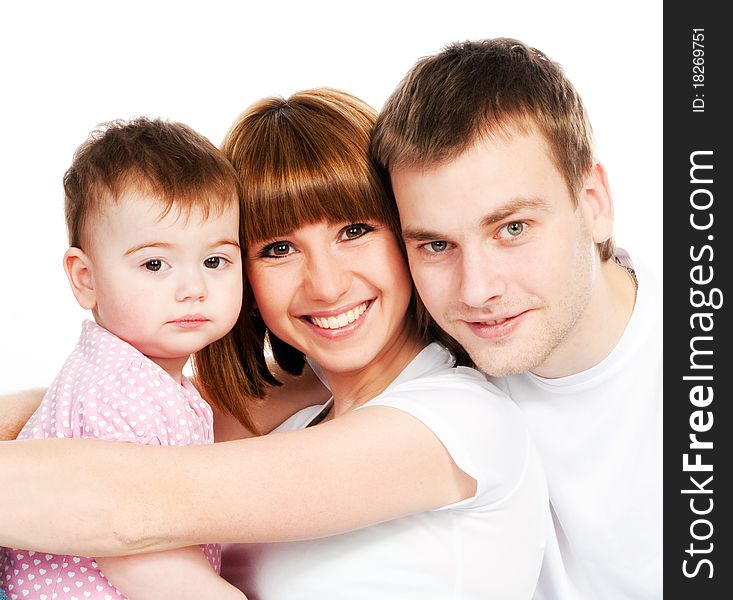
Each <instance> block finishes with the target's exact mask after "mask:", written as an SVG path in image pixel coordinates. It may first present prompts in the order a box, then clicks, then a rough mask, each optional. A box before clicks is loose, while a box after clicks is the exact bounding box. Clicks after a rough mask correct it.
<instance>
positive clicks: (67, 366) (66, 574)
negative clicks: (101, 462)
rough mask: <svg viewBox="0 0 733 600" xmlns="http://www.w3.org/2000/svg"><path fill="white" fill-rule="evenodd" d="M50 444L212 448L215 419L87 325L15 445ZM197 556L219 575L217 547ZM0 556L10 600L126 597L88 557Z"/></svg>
mask: <svg viewBox="0 0 733 600" xmlns="http://www.w3.org/2000/svg"><path fill="white" fill-rule="evenodd" d="M51 437H67V438H93V439H105V440H117V441H120V442H132V443H135V444H155V445H161V446H186V445H191V444H211V443H213V441H214V432H213V414H212V411H211V407H210V406H209V405H208V404H207V403H206V402H205V401H204V400H203V399H202V398H201V396H200V395H199V394H198V392H197V391H196V389H195V388H194V387H193V385H192V384H191V383H190V382H189V381H188V380H187V379H186V378H185V377H184V378H183V383H182V385H179V384H178V383H176V382H175V381H174V380H173V378H171V376H170V375H169V374H168V373H166V372H165V371H164V370H163V369H162V368H161V367H160V366H158V365H157V364H155V363H154V362H153V361H151V360H150V359H148V358H147V357H145V356H144V355H143V354H141V353H140V352H139V351H138V350H136V349H135V348H133V347H132V346H130V345H129V344H128V343H126V342H124V341H122V340H121V339H120V338H118V337H117V336H115V335H113V334H112V333H110V332H109V331H107V330H106V329H104V328H102V327H100V326H99V325H97V324H96V323H94V322H92V321H85V322H84V324H83V326H82V333H81V337H80V338H79V342H78V344H77V346H76V348H75V349H74V351H73V352H72V353H71V355H70V356H69V358H68V359H67V360H66V363H64V366H63V368H62V369H61V372H60V373H59V374H58V376H57V377H56V379H55V380H54V382H53V384H52V385H51V387H50V388H49V390H48V393H47V394H46V396H45V397H44V398H43V401H42V402H41V405H40V406H39V407H38V409H37V410H36V412H35V413H34V414H33V416H32V417H31V418H30V419H29V421H28V423H26V426H25V427H24V428H23V430H22V431H21V432H20V435H19V436H18V439H37V438H51ZM39 518H43V517H42V515H39ZM202 550H203V551H204V552H205V554H206V556H207V558H208V559H209V562H210V563H211V565H212V567H213V568H214V569H215V570H216V572H217V573H218V572H219V570H220V567H221V549H220V547H219V546H218V545H216V544H209V545H206V546H202ZM3 552H4V556H3V557H2V559H4V560H0V565H2V575H1V578H0V582H1V583H2V585H0V588H3V589H5V591H6V593H7V594H8V596H9V597H10V599H11V600H53V599H67V600H74V599H76V600H87V599H92V600H119V599H120V598H124V596H123V595H122V594H121V593H120V592H119V591H118V590H117V589H116V588H115V587H114V586H113V585H112V584H111V583H110V582H109V581H108V580H107V578H106V577H105V576H104V574H103V573H102V572H101V571H100V569H99V566H98V565H97V563H96V561H95V560H94V559H93V558H90V557H81V556H69V555H66V556H59V555H53V554H46V553H44V552H33V551H28V550H21V549H16V548H6V549H4V550H3Z"/></svg>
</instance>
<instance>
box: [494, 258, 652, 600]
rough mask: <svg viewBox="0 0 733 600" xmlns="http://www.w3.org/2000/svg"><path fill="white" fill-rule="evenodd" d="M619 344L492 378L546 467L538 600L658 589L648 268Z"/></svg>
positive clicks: (624, 596)
mask: <svg viewBox="0 0 733 600" xmlns="http://www.w3.org/2000/svg"><path fill="white" fill-rule="evenodd" d="M636 274H637V277H638V281H639V287H638V292H637V298H636V304H635V306H634V311H633V314H632V316H631V319H630V321H629V323H628V325H627V327H626V330H625V332H624V334H623V336H622V338H621V339H620V340H619V342H618V344H617V345H616V347H615V348H614V350H613V351H612V352H611V353H610V354H609V355H608V356H607V357H606V358H605V359H604V360H603V361H602V362H601V363H599V364H597V365H596V366H594V367H593V368H591V369H588V370H587V371H584V372H582V373H578V374H576V375H572V376H570V377H563V378H559V379H544V378H541V377H537V376H534V375H532V374H527V373H525V374H520V375H513V376H510V377H504V378H495V379H492V381H494V383H496V384H497V385H498V386H499V387H500V388H502V389H503V390H504V391H506V392H507V393H508V394H509V395H510V396H511V397H512V399H513V400H514V401H515V402H516V403H517V404H518V405H519V407H520V408H521V409H522V412H523V413H524V415H525V418H526V422H527V425H528V427H529V429H530V433H531V434H532V439H533V440H534V442H535V444H536V445H537V448H538V449H539V451H540V455H541V457H542V462H543V465H544V467H545V472H546V474H547V481H548V487H549V491H550V504H551V509H552V518H553V521H554V531H555V534H556V535H555V539H550V540H549V541H548V548H547V550H546V554H545V562H544V564H543V568H542V573H541V575H540V582H539V585H538V590H537V594H536V596H535V598H536V599H537V600H574V599H576V598H580V599H583V600H652V599H654V600H658V599H660V598H661V597H662V461H661V459H662V457H661V441H662V377H661V375H662V296H661V285H660V284H659V282H658V281H656V280H655V279H654V278H653V277H652V275H651V274H650V273H648V272H647V271H646V270H645V269H644V268H643V267H638V266H637V267H636Z"/></svg>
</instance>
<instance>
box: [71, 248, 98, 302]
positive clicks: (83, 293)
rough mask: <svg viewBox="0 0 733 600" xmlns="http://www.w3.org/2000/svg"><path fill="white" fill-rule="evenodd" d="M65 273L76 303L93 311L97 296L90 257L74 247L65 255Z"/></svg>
mask: <svg viewBox="0 0 733 600" xmlns="http://www.w3.org/2000/svg"><path fill="white" fill-rule="evenodd" d="M64 271H66V276H67V277H68V278H69V285H71V291H72V292H73V293H74V296H75V297H76V301H77V302H78V303H79V305H80V306H81V307H82V308H85V309H86V310H92V309H93V308H94V307H95V306H96V305H97V295H96V293H95V291H94V278H93V277H92V264H91V259H90V258H89V256H87V255H86V254H85V253H84V252H82V251H81V250H80V249H79V248H75V247H73V246H72V247H71V248H69V249H68V250H67V251H66V253H65V254H64Z"/></svg>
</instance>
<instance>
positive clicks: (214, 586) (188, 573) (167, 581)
mask: <svg viewBox="0 0 733 600" xmlns="http://www.w3.org/2000/svg"><path fill="white" fill-rule="evenodd" d="M97 562H98V563H99V567H100V569H101V570H102V572H103V573H104V574H105V576H106V577H107V579H109V580H110V582H111V583H112V584H113V585H114V586H115V587H116V588H117V589H118V590H120V591H121V592H122V593H123V594H124V595H125V596H126V597H127V598H134V599H135V600H159V599H160V598H176V600H199V598H217V600H219V599H221V600H224V599H232V600H235V599H239V600H243V599H244V598H245V596H244V594H243V593H242V592H240V591H239V590H238V589H237V588H235V587H234V586H233V585H231V584H230V583H228V582H227V581H225V580H224V579H222V578H221V577H219V575H218V574H217V573H216V572H215V571H214V570H213V569H212V567H211V565H210V564H209V561H208V560H207V559H206V557H205V556H204V553H203V552H202V551H201V548H199V547H198V546H190V547H188V548H181V549H179V550H169V551H166V552H155V553H152V554H144V555H139V556H116V557H110V558H99V559H97Z"/></svg>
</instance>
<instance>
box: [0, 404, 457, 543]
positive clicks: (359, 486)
mask: <svg viewBox="0 0 733 600" xmlns="http://www.w3.org/2000/svg"><path fill="white" fill-rule="evenodd" d="M385 411H386V412H385ZM359 412H360V415H359V416H358V417H357V416H354V417H352V416H351V415H345V416H344V417H342V418H340V419H338V420H337V421H341V423H338V424H337V421H333V422H330V423H326V424H323V425H320V426H318V427H317V428H311V429H308V430H300V431H294V432H288V433H284V434H275V435H269V436H263V437H258V438H253V439H249V440H239V441H234V442H223V443H218V444H212V445H208V446H187V447H174V446H168V447H153V446H141V445H135V444H124V443H119V442H99V441H93V440H58V439H56V440H31V441H23V442H3V443H2V444H0V472H2V473H3V474H4V476H3V486H4V487H3V494H1V495H0V545H5V546H12V547H18V548H27V549H30V550H37V551H46V552H54V553H58V554H66V553H71V554H79V555H86V556H97V557H99V556H119V555H127V554H136V553H140V552H151V551H160V550H167V549H170V548H177V547H182V546H191V545H195V544H201V543H218V542H220V543H224V542H265V541H284V540H292V539H304V538H309V537H321V536H324V535H331V534H334V533H340V532H343V531H348V530H351V529H354V528H358V527H362V526H365V525H370V524H373V523H376V522H380V521H383V520H388V519H391V518H396V517H399V516H403V515H405V514H410V513H414V512H419V511H422V510H428V509H431V508H436V507H438V506H443V505H445V504H448V503H451V502H456V501H458V500H462V499H463V498H465V497H468V492H467V491H466V489H465V487H464V488H461V486H460V485H459V484H458V483H454V482H457V481H458V479H460V477H456V474H455V467H454V465H453V463H452V461H451V460H450V457H449V456H448V455H447V453H446V451H445V448H444V447H443V446H442V445H441V444H440V442H439V441H438V440H437V439H436V438H435V437H434V436H433V434H432V433H431V432H430V431H429V430H428V429H427V428H425V426H424V425H422V424H420V423H417V422H416V421H415V420H414V419H412V417H409V416H406V415H402V414H395V413H396V412H398V411H392V410H391V409H370V410H369V411H359ZM342 423H343V425H342ZM349 424H351V425H349ZM395 457H399V460H395ZM374 490H381V493H380V494H375V493H374ZM294 498H297V501H293V499H294ZM366 498H368V499H369V501H368V502H367V501H365V499H366Z"/></svg>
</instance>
